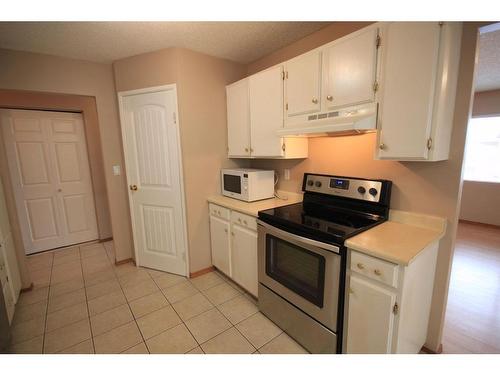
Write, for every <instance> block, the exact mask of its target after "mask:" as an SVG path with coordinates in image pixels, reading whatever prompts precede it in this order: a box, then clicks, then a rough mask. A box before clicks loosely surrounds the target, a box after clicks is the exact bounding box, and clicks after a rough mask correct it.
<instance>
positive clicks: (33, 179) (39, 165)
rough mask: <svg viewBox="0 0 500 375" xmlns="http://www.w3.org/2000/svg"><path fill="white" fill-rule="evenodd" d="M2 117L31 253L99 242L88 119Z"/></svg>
mask: <svg viewBox="0 0 500 375" xmlns="http://www.w3.org/2000/svg"><path fill="white" fill-rule="evenodd" d="M0 115H1V127H2V132H3V138H4V142H5V150H6V154H7V161H8V166H9V173H10V177H11V181H12V185H13V191H14V197H15V204H16V208H17V213H18V218H19V224H20V228H21V234H22V240H23V244H24V249H25V253H26V254H33V253H36V252H41V251H45V250H49V249H55V248H59V247H64V246H70V245H73V244H77V243H82V242H87V241H92V240H96V239H98V237H99V236H98V229H97V220H96V211H95V203H94V192H93V188H92V180H91V174H90V167H89V160H88V154H87V145H86V140H85V132H84V125H83V117H82V115H81V114H80V113H69V112H53V111H35V110H12V109H2V110H1V111H0Z"/></svg>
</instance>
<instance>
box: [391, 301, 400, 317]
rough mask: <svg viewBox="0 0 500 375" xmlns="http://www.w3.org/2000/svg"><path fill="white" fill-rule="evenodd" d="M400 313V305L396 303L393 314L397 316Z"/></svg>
mask: <svg viewBox="0 0 500 375" xmlns="http://www.w3.org/2000/svg"><path fill="white" fill-rule="evenodd" d="M398 312H399V305H398V303H397V302H396V303H395V304H394V307H393V308H392V313H393V314H394V315H397V314H398Z"/></svg>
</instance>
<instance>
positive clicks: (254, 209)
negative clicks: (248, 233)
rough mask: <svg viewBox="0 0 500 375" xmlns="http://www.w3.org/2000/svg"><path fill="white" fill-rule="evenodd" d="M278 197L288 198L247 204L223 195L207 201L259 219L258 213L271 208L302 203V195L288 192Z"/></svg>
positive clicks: (280, 192)
mask: <svg viewBox="0 0 500 375" xmlns="http://www.w3.org/2000/svg"><path fill="white" fill-rule="evenodd" d="M278 195H279V196H280V197H281V198H286V199H279V198H271V199H263V200H261V201H255V202H245V201H240V200H239V199H234V198H229V197H226V196H223V195H214V196H211V197H209V198H208V199H207V200H208V201H209V202H210V203H215V204H218V205H220V206H223V207H227V208H229V209H231V210H235V211H238V212H241V213H244V214H247V215H250V216H254V217H257V216H258V212H259V211H262V210H268V209H270V208H276V207H281V206H286V205H288V204H294V203H300V202H302V194H297V193H291V192H287V191H278Z"/></svg>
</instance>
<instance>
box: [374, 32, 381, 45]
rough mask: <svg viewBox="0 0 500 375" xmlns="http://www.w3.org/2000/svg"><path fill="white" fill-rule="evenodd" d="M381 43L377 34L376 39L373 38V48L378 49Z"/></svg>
mask: <svg viewBox="0 0 500 375" xmlns="http://www.w3.org/2000/svg"><path fill="white" fill-rule="evenodd" d="M381 43H382V38H381V37H380V35H378V34H377V38H375V47H377V48H379V47H380V44H381Z"/></svg>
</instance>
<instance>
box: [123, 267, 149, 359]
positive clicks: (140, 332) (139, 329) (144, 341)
mask: <svg viewBox="0 0 500 375" xmlns="http://www.w3.org/2000/svg"><path fill="white" fill-rule="evenodd" d="M136 267H137V266H136ZM137 268H138V267H137ZM146 273H147V272H146ZM115 274H116V272H115ZM116 276H117V278H118V285H120V290H121V291H122V293H123V295H124V296H125V301H126V302H127V306H128V309H129V310H130V313H131V314H132V318H133V320H134V322H135V326H136V327H137V330H138V331H139V334H140V335H141V338H142V342H143V343H144V346H145V347H146V350H147V351H148V353H149V354H151V352H150V351H149V348H148V345H147V344H146V339H145V338H144V335H143V334H142V331H141V328H140V327H139V323H137V319H136V318H135V315H134V312H133V311H132V308H131V307H130V302H131V301H129V300H128V298H127V295H126V294H125V291H124V290H123V287H122V284H121V283H120V278H119V277H118V275H116ZM148 276H149V277H150V278H151V276H150V275H149V273H148ZM151 279H152V278H151ZM153 282H154V280H153ZM154 284H155V285H156V283H154ZM156 287H158V285H156ZM148 295H149V294H148ZM139 298H141V297H139ZM139 298H137V299H139ZM128 323H130V322H128ZM135 345H138V344H135ZM135 345H132V346H131V347H129V348H127V349H125V350H123V351H122V352H120V353H123V352H124V351H126V350H128V349H130V348H133V347H134V346H135Z"/></svg>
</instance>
